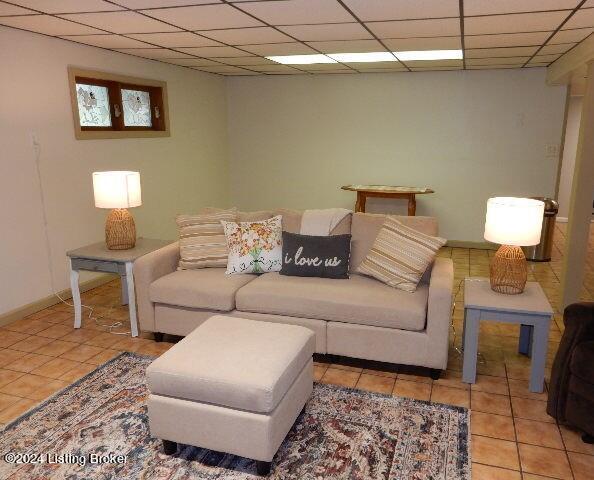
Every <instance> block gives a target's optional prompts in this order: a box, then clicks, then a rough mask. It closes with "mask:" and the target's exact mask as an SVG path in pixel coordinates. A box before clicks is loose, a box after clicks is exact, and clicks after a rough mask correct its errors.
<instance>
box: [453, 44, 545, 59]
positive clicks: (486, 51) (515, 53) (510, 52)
mask: <svg viewBox="0 0 594 480" xmlns="http://www.w3.org/2000/svg"><path fill="white" fill-rule="evenodd" d="M537 49H538V47H535V46H533V47H503V48H476V49H466V50H465V52H464V54H465V56H466V58H485V57H526V56H530V55H534V53H536V50H537Z"/></svg>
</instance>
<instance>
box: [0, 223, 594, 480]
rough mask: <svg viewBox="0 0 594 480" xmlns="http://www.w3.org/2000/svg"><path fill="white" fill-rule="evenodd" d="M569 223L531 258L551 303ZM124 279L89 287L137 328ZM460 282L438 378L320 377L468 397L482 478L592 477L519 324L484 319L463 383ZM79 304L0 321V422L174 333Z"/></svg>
mask: <svg viewBox="0 0 594 480" xmlns="http://www.w3.org/2000/svg"><path fill="white" fill-rule="evenodd" d="M564 240H565V235H564V225H563V224H561V225H559V226H558V228H557V230H556V233H555V247H554V253H553V260H552V261H551V262H550V263H531V264H529V265H530V279H531V280H536V281H538V282H540V284H541V285H542V287H543V288H544V290H545V292H546V294H547V296H548V298H549V300H550V301H551V304H552V305H553V306H555V307H556V308H558V299H559V277H560V269H561V255H562V253H561V252H562V251H563V247H564ZM492 254H493V252H491V251H485V250H473V249H462V248H444V249H443V250H442V251H441V252H440V255H442V256H446V257H451V258H452V259H453V260H454V266H455V282H456V285H458V284H459V283H460V281H461V280H463V278H464V277H466V276H488V265H489V256H490V255H492ZM119 293H120V288H119V281H117V280H116V281H114V282H112V283H109V284H107V285H104V286H101V287H99V288H96V289H94V290H92V291H90V292H87V293H85V294H84V295H83V301H84V303H85V304H87V305H92V306H93V307H94V314H95V315H97V316H103V315H104V316H105V318H103V319H101V320H99V323H113V322H114V321H122V322H124V324H123V325H122V327H120V328H116V329H114V331H116V332H117V331H121V332H123V331H125V330H127V329H128V328H129V324H128V325H126V322H127V317H128V315H127V309H126V308H125V307H122V306H120V305H118V301H119ZM582 297H583V299H584V300H590V301H591V300H593V299H594V229H592V234H591V242H590V251H589V259H588V265H587V276H586V279H585V282H584V290H583V292H582ZM461 300H462V292H461V291H458V292H457V295H456V301H457V304H456V309H455V312H454V329H455V331H456V332H457V335H455V334H454V329H453V330H452V333H451V341H452V343H453V345H452V348H451V352H450V361H449V364H448V370H447V371H446V372H445V374H444V375H443V376H442V378H440V379H439V380H437V381H432V380H431V379H430V378H428V377H426V376H423V375H421V374H420V373H421V372H415V371H411V370H409V369H404V368H401V369H400V370H397V372H396V373H393V372H385V371H378V370H371V369H367V368H364V367H361V366H352V365H350V364H348V365H347V364H330V363H327V362H324V361H321V362H320V361H318V362H316V365H315V377H316V380H317V381H321V382H327V383H334V384H338V385H345V386H349V387H355V388H360V389H363V390H371V391H374V392H381V393H385V394H393V395H398V396H405V397H412V398H417V399H421V400H431V401H434V402H442V403H449V404H453V405H461V406H465V407H469V408H471V409H472V418H471V433H472V461H473V479H474V480H487V479H489V480H491V479H493V480H498V479H502V480H503V479H505V480H507V479H510V480H511V479H514V480H515V479H524V480H536V479H544V478H559V479H572V478H573V479H576V480H585V479H592V478H594V445H586V444H584V443H582V442H581V439H580V437H579V435H578V434H577V433H576V432H574V431H572V430H570V429H567V428H564V427H559V426H557V425H556V424H555V423H554V421H553V420H552V419H551V418H550V417H549V416H548V415H547V414H546V411H545V405H546V403H545V402H546V393H542V394H534V393H530V392H529V391H528V386H527V385H528V384H527V378H528V374H529V361H528V359H526V358H525V357H523V356H520V355H518V354H517V353H516V349H517V341H518V329H517V328H516V327H514V326H510V325H506V324H499V323H494V322H483V324H482V325H481V335H480V344H479V345H480V346H479V350H480V352H481V357H482V360H481V362H482V363H480V364H479V366H478V372H479V375H478V378H477V383H476V384H474V385H472V386H469V385H468V384H465V383H462V382H461V380H460V375H461V373H460V372H461V361H460V356H459V354H458V352H457V351H456V349H455V348H454V347H459V346H460V341H461V339H460V332H461V330H462V318H463V309H462V306H461V305H462V302H461ZM72 323H73V314H72V309H71V308H70V307H67V306H66V305H62V304H60V305H56V306H54V307H51V308H48V309H46V310H43V311H40V312H38V313H35V314H34V315H31V316H29V317H27V318H25V319H23V320H19V321H17V322H14V323H12V324H9V325H6V326H4V327H3V328H0V424H4V423H7V422H9V421H11V420H13V419H14V418H16V417H17V416H19V415H20V414H21V413H23V412H24V411H26V410H28V409H30V408H32V407H33V406H35V405H37V404H38V403H39V402H40V401H42V400H44V399H45V398H47V397H49V396H50V395H52V394H53V393H55V392H56V391H58V390H60V389H62V388H63V387H65V386H67V385H69V384H70V383H72V382H75V381H76V380H78V379H79V378H81V377H82V376H84V375H85V374H87V373H88V372H90V371H92V370H93V369H94V368H95V367H96V366H97V365H99V364H101V363H103V362H105V361H107V360H109V359H110V358H112V357H114V356H115V355H117V354H118V353H119V352H121V351H134V352H139V353H143V354H150V355H159V354H161V353H163V352H164V351H165V350H167V349H168V348H170V347H171V345H172V343H168V342H162V343H155V342H154V341H153V340H152V339H151V336H150V335H148V334H147V335H145V336H144V338H134V339H133V338H130V337H129V336H121V335H114V334H110V333H106V332H105V328H102V327H100V326H98V325H97V324H96V322H95V321H94V320H90V319H86V318H85V319H84V320H83V328H81V329H80V330H74V329H73V327H72ZM562 330H563V323H562V316H561V315H559V314H557V315H555V322H553V325H552V328H551V335H550V342H549V343H550V345H549V355H548V366H549V367H550V365H551V363H552V361H553V358H554V355H555V352H556V349H557V346H558V343H559V339H560V337H561V332H562Z"/></svg>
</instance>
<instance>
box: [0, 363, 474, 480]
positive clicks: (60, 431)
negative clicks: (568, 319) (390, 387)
mask: <svg viewBox="0 0 594 480" xmlns="http://www.w3.org/2000/svg"><path fill="white" fill-rule="evenodd" d="M150 362H151V358H148V357H143V356H140V355H137V354H131V353H124V354H122V355H120V356H119V357H116V358H115V359H113V360H111V361H109V362H108V363H106V364H104V365H102V366H101V367H99V368H98V369H97V370H95V371H93V372H91V373H90V374H89V375H87V376H86V377H84V378H82V379H81V380H79V381H78V382H77V383H75V384H73V385H72V386H70V387H68V388H66V389H65V390H63V391H62V392H59V393H58V394H56V395H55V396H54V397H52V398H50V399H49V400H47V401H45V402H44V403H42V404H41V405H40V406H38V407H37V408H35V409H33V410H31V411H30V412H28V413H26V414H25V415H23V416H22V417H20V418H18V419H17V420H15V421H14V422H12V423H11V424H9V425H7V426H6V427H5V429H4V430H3V431H0V458H1V459H3V460H0V478H3V479H4V478H9V479H49V478H51V479H52V480H58V479H68V480H78V479H81V480H82V479H90V478H98V479H116V478H117V479H134V480H136V479H141V478H142V479H171V480H182V479H188V480H189V479H208V480H214V479H234V480H239V479H241V480H243V479H254V478H258V477H256V475H255V464H254V462H253V461H251V460H247V459H244V458H240V457H236V456H234V455H227V454H222V453H217V452H212V451H208V450H204V449H200V448H196V447H190V446H182V447H181V448H179V449H178V452H177V453H176V454H175V455H174V456H167V455H165V454H163V453H162V446H161V442H160V440H158V439H155V438H152V437H151V436H150V433H149V430H148V421H147V415H146V404H145V400H146V396H147V389H146V386H145V377H144V372H145V369H146V367H147V366H148V365H149V364H150ZM197 428H198V426H197ZM468 431H469V412H468V411H467V410H466V409H464V408H458V407H451V406H447V405H441V404H435V403H428V402H421V401H416V400H409V399H403V398H394V397H390V396H385V395H379V394H374V393H366V392H361V391H358V390H352V389H347V388H340V387H334V386H330V385H322V384H316V385H315V387H314V391H313V395H312V398H311V400H310V401H309V402H308V404H307V408H306V411H305V413H304V414H303V415H301V416H300V417H299V419H298V420H297V422H296V423H295V425H294V426H293V429H292V430H291V432H290V433H289V435H288V436H287V438H286V440H285V442H284V443H283V445H282V446H281V448H280V450H279V451H278V453H277V455H276V457H275V459H274V463H273V466H272V472H271V474H270V478H275V479H299V480H302V479H312V480H313V479H324V480H327V479H361V480H363V479H370V480H371V479H373V480H377V479H390V480H411V479H418V480H421V479H443V480H458V479H460V480H470V467H469V464H470V459H469V439H468ZM238 434H240V432H238ZM7 454H13V455H12V457H11V455H8V457H7V456H6V455H7ZM14 454H16V455H14ZM19 454H20V455H21V456H20V457H19ZM23 454H29V455H31V456H30V457H28V458H25V457H24V456H23ZM91 454H94V455H97V456H99V457H96V458H93V459H91ZM52 455H62V457H61V458H60V457H52ZM115 455H121V456H122V457H121V458H119V459H118V458H117V457H114V456H115ZM101 456H102V457H101ZM110 456H111V457H110ZM6 459H9V460H11V461H12V462H14V461H16V460H21V461H23V460H27V461H28V462H30V463H8V462H7V461H6ZM100 459H101V460H102V461H103V462H104V463H91V460H94V461H99V460H100ZM118 460H119V461H118ZM49 462H55V463H49Z"/></svg>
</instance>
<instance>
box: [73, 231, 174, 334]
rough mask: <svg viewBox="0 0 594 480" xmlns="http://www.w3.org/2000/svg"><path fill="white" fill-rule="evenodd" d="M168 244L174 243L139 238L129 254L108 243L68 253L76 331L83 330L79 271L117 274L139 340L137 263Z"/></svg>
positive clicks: (123, 302)
mask: <svg viewBox="0 0 594 480" xmlns="http://www.w3.org/2000/svg"><path fill="white" fill-rule="evenodd" d="M169 243H171V242H167V241H165V240H155V239H152V238H139V239H138V240H136V246H135V247H134V248H131V249H129V250H109V249H108V248H107V246H106V245H105V242H98V243H93V244H91V245H87V246H86V247H82V248H77V249H76V250H70V251H69V252H66V255H67V256H68V257H69V260H70V288H71V289H72V302H73V303H74V328H80V324H81V320H82V304H81V301H80V289H79V285H78V278H79V273H78V272H79V270H88V271H92V272H107V273H117V274H119V275H120V277H121V279H122V305H125V304H128V309H129V311H130V331H131V333H132V336H133V337H137V336H138V320H137V318H136V296H135V293H134V272H133V265H134V260H136V259H137V258H140V257H142V256H143V255H146V254H147V253H150V252H152V251H154V250H158V249H159V248H161V247H164V246H165V245H168V244H169Z"/></svg>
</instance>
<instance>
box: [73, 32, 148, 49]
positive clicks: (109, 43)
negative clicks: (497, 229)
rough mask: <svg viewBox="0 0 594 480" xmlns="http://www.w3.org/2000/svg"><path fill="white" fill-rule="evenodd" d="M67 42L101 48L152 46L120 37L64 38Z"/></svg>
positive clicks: (78, 36) (83, 36)
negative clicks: (71, 41)
mask: <svg viewBox="0 0 594 480" xmlns="http://www.w3.org/2000/svg"><path fill="white" fill-rule="evenodd" d="M62 38H64V39H66V40H73V41H75V42H78V43H84V44H86V45H92V46H94V47H101V48H149V47H150V45H149V44H147V43H144V42H139V41H138V40H134V39H132V38H126V37H122V36H120V35H74V36H72V37H69V36H66V35H64V36H62Z"/></svg>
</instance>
